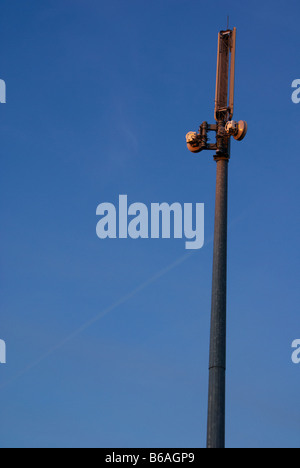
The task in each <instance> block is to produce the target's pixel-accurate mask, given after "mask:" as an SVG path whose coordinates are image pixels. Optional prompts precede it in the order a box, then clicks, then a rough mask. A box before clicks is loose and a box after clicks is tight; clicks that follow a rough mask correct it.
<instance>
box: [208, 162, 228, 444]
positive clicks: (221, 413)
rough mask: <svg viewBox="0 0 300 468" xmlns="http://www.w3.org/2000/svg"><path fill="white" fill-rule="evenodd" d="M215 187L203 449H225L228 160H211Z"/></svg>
mask: <svg viewBox="0 0 300 468" xmlns="http://www.w3.org/2000/svg"><path fill="white" fill-rule="evenodd" d="M215 159H216V161H217V187H216V209H215V238H214V261H213V286H212V313H211V337H210V362H209V398H208V429H207V448H225V374H226V299H227V210H228V162H229V158H226V157H219V158H218V157H217V156H216V157H215Z"/></svg>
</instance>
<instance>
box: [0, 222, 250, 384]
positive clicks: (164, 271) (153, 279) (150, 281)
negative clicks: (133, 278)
mask: <svg viewBox="0 0 300 468" xmlns="http://www.w3.org/2000/svg"><path fill="white" fill-rule="evenodd" d="M243 214H244V213H243ZM243 214H241V215H239V216H238V217H237V218H235V219H234V220H233V221H232V222H231V223H230V226H229V227H230V228H231V227H232V225H233V224H235V223H236V222H237V221H238V220H239V219H240V218H241V217H243ZM212 240H213V238H212V237H211V238H209V240H208V241H207V242H206V243H205V246H207V245H209V244H211V242H212ZM195 252H196V251H195V250H192V251H190V252H189V253H187V254H185V255H183V256H182V257H180V258H178V259H177V260H175V262H173V263H171V264H170V265H168V266H167V267H165V268H163V269H162V270H160V271H159V272H158V273H156V274H155V275H154V276H152V277H151V278H149V279H148V280H147V281H145V282H144V283H142V284H140V285H139V286H138V287H137V288H135V289H133V290H132V291H131V292H130V293H128V294H126V295H125V296H123V297H122V298H121V299H119V300H118V301H116V302H114V303H113V304H112V305H110V306H109V307H107V308H106V309H103V310H102V311H101V312H99V313H98V314H97V315H95V316H94V317H92V318H91V319H90V320H88V321H87V322H85V323H84V324H83V325H81V327H79V328H77V329H76V330H74V331H73V332H72V333H70V335H68V336H67V337H66V338H64V339H63V340H62V341H60V342H59V343H57V344H56V345H55V346H53V348H51V349H49V350H48V351H46V352H45V353H44V354H42V355H41V356H40V357H39V358H38V359H36V360H35V361H33V362H32V363H31V364H28V366H26V367H25V368H24V369H23V370H21V371H20V372H18V373H17V374H16V375H15V376H14V377H12V378H11V379H9V380H7V381H6V382H4V383H3V384H1V385H0V390H1V389H3V388H4V387H6V386H7V385H9V384H11V383H13V382H14V381H15V380H17V379H18V378H19V377H21V376H22V375H24V374H26V373H27V372H28V371H30V370H31V369H33V368H34V367H36V366H38V365H39V364H40V363H41V362H42V361H43V360H44V359H46V358H47V357H49V356H51V355H52V354H53V353H55V351H57V350H58V349H60V348H62V347H63V346H64V345H65V344H67V343H68V342H69V341H71V340H73V339H74V338H76V336H78V335H80V333H82V332H83V331H84V330H86V329H87V328H89V327H90V326H91V325H93V324H94V323H96V322H98V320H100V319H101V318H103V317H104V316H105V315H107V314H109V313H110V312H112V311H114V310H115V309H117V308H118V307H120V306H121V305H123V304H125V303H126V302H128V301H129V300H130V299H132V298H133V297H134V296H135V295H136V294H138V293H139V292H141V291H143V290H144V289H145V288H147V287H148V286H150V285H151V284H153V283H155V282H156V281H157V280H158V279H159V278H161V277H162V276H165V275H166V274H167V273H169V272H170V271H172V270H173V269H174V268H176V267H177V266H179V265H181V264H182V263H184V262H185V261H186V260H188V259H189V258H190V257H191V256H192V255H194V254H195ZM197 252H198V251H197Z"/></svg>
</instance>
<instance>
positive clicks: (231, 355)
mask: <svg viewBox="0 0 300 468" xmlns="http://www.w3.org/2000/svg"><path fill="white" fill-rule="evenodd" d="M299 13H300V6H299V2H298V1H296V0H293V1H291V0H288V1H286V2H279V1H272V2H271V1H264V2H258V1H251V2H239V3H237V2H231V3H228V2H221V1H211V2H203V1H199V0H198V1H193V0H162V1H157V0H154V1H152V2H146V1H144V0H142V1H141V0H140V1H137V0H128V1H126V2H125V1H123V0H111V1H110V2H106V1H103V0H84V1H83V0H72V1H71V0H59V1H58V0H51V1H49V0H47V1H46V0H43V1H42V2H41V1H40V0H28V1H26V2H24V1H21V0H15V1H14V2H12V1H9V0H3V1H2V2H1V6H0V31H1V36H0V37H1V40H0V47H1V50H0V78H1V79H4V80H5V81H6V84H7V104H6V105H1V108H0V112H1V125H0V138H1V140H0V141H1V145H0V147H1V171H0V178H1V180H0V210H1V249H0V284H1V295H0V301H1V310H2V313H1V328H0V338H1V339H4V340H5V341H6V343H7V353H8V354H7V360H8V362H7V365H5V366H4V365H2V366H1V367H0V394H1V401H2V405H1V421H2V424H1V428H0V445H1V447H108V448H109V447H176V448H177V447H187V448H188V447H204V446H205V438H206V411H207V388H208V349H209V343H208V337H209V322H210V299H211V274H212V235H213V217H214V191H215V163H214V161H213V157H212V156H213V153H209V152H205V153H201V154H200V155H196V156H195V155H192V154H191V153H189V152H188V151H187V149H186V146H185V134H186V133H187V132H188V131H190V130H197V128H198V126H199V124H200V123H201V122H202V121H203V120H207V121H209V122H211V123H213V106H214V92H215V71H216V50H217V33H218V31H219V30H220V29H224V28H225V27H226V22H227V15H230V26H232V27H233V26H236V27H237V28H238V48H237V70H236V80H237V85H236V107H235V118H236V119H237V120H240V119H243V120H247V121H248V124H249V132H248V136H247V138H246V139H245V140H244V141H243V142H242V143H238V142H233V145H232V159H231V162H230V188H229V192H230V193H229V199H230V209H229V252H228V255H229V262H228V263H229V264H228V274H229V280H228V375H227V446H228V447H299V440H300V408H299V384H300V380H299V373H300V366H296V365H294V364H292V361H291V354H292V350H291V343H292V341H293V340H295V339H299V338H300V328H299V310H298V308H299V300H300V297H299V296H300V293H299V249H298V247H299V242H298V240H299V235H300V232H299V226H300V224H299V180H298V175H299V169H300V162H299V122H300V104H299V105H295V104H293V103H292V101H291V94H292V89H291V83H292V81H293V80H294V79H298V78H300V70H299V51H298V42H299ZM119 194H127V195H128V199H129V201H130V202H143V203H146V204H147V205H149V204H150V203H152V202H153V203H155V202H169V203H171V202H174V201H178V202H180V203H185V202H192V203H196V202H198V203H205V246H204V248H203V249H201V250H200V251H197V252H193V253H192V254H190V255H187V252H186V251H185V249H184V242H182V241H180V240H161V239H159V240H135V241H134V240H131V239H128V240H107V241H101V240H100V239H98V238H97V237H96V230H95V229H96V223H97V218H96V215H95V214H96V207H97V205H98V204H99V203H102V202H112V203H117V200H118V196H119ZM94 317H97V318H98V320H96V321H94V322H93V323H91V324H90V326H88V327H85V328H83V329H82V328H81V327H82V326H83V325H84V324H87V323H89V321H90V320H91V319H93V318H94ZM74 332H75V334H74V335H73V333H74ZM69 338H70V339H69Z"/></svg>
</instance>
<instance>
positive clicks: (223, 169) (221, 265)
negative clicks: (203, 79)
mask: <svg viewBox="0 0 300 468" xmlns="http://www.w3.org/2000/svg"><path fill="white" fill-rule="evenodd" d="M235 51H236V28H233V30H227V31H220V33H219V35H218V59H217V81H216V98H215V121H216V124H214V125H209V124H208V123H207V122H203V123H202V124H201V125H200V129H199V132H198V133H196V132H189V133H188V134H187V135H186V142H187V147H188V149H189V150H190V151H191V152H192V153H200V152H201V151H203V150H215V151H216V155H215V161H216V162H217V188H216V212H215V238H214V261H213V285H212V310H211V332H210V360H209V396H208V423H207V448H225V381H226V319H227V317H226V296H227V211H228V163H229V159H230V139H231V137H233V138H234V139H235V140H237V141H242V140H243V139H244V138H245V136H246V134H247V128H248V126H247V122H245V121H243V120H240V121H239V122H236V121H234V120H232V117H233V110H234V109H233V108H234V83H235ZM229 62H230V63H229ZM229 70H230V79H229ZM228 92H229V96H228ZM208 132H216V142H215V143H208V141H209V140H208V135H207V134H208Z"/></svg>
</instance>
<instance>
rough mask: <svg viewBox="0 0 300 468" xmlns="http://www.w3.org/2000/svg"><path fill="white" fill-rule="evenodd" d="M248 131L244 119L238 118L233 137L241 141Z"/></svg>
mask: <svg viewBox="0 0 300 468" xmlns="http://www.w3.org/2000/svg"><path fill="white" fill-rule="evenodd" d="M247 131H248V124H247V122H245V121H244V120H240V121H239V122H238V129H237V133H236V135H234V136H233V138H234V139H235V140H237V141H242V140H243V139H244V138H245V136H246V135H247Z"/></svg>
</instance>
